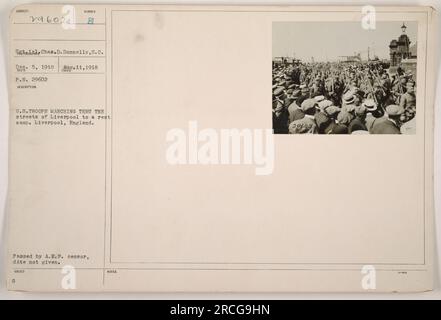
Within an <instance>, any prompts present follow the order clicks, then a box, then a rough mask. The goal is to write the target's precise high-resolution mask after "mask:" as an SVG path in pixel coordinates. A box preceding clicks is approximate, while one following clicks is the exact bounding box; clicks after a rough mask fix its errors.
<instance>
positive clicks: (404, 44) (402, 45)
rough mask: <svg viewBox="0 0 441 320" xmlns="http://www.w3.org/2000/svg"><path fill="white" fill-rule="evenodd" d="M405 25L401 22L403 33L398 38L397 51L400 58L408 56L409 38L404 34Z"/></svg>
mask: <svg viewBox="0 0 441 320" xmlns="http://www.w3.org/2000/svg"><path fill="white" fill-rule="evenodd" d="M406 29H407V27H406V25H405V24H404V22H403V25H402V26H401V30H402V31H403V33H402V34H401V36H400V37H399V38H398V43H397V44H398V48H397V50H398V52H399V53H400V56H401V58H402V59H407V58H409V57H410V52H409V47H410V39H409V37H408V36H407V34H406Z"/></svg>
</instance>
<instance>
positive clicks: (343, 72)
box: [272, 62, 416, 134]
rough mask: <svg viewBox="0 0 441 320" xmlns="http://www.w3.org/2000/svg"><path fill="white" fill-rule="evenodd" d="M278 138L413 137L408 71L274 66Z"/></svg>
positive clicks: (372, 66) (376, 65)
mask: <svg viewBox="0 0 441 320" xmlns="http://www.w3.org/2000/svg"><path fill="white" fill-rule="evenodd" d="M272 89H273V105H272V111H273V130H274V133H276V134H302V133H310V134H412V133H415V129H416V123H415V121H416V118H415V114H416V96H415V81H414V79H413V74H412V73H411V72H405V71H404V70H402V69H400V68H398V69H397V70H396V72H394V73H389V70H388V69H387V68H386V66H385V65H383V64H382V63H380V62H357V63H354V64H348V63H342V62H327V63H296V64H291V63H286V62H285V63H280V64H273V88H272Z"/></svg>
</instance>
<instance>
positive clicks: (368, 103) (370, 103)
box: [362, 99, 377, 111]
mask: <svg viewBox="0 0 441 320" xmlns="http://www.w3.org/2000/svg"><path fill="white" fill-rule="evenodd" d="M362 105H363V106H364V107H365V108H366V110H367V111H375V110H377V104H376V103H375V100H374V99H366V100H364V101H363V103H362Z"/></svg>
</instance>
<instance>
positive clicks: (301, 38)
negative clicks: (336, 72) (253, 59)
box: [273, 21, 418, 62]
mask: <svg viewBox="0 0 441 320" xmlns="http://www.w3.org/2000/svg"><path fill="white" fill-rule="evenodd" d="M405 24H406V26H407V30H406V34H407V35H408V36H409V38H410V41H411V45H412V44H414V43H416V41H417V31H418V30H417V27H418V23H417V22H415V21H407V22H405ZM402 25H403V22H402V21H399V22H395V21H393V22H377V24H376V29H375V30H365V29H363V28H362V27H361V23H360V22H273V57H280V56H290V57H292V56H293V55H295V57H296V58H297V59H302V60H303V61H305V62H310V61H311V57H314V60H315V61H335V60H339V59H344V58H339V56H348V55H353V54H354V53H355V52H360V53H361V57H362V59H366V58H367V50H368V47H370V56H371V58H373V55H374V54H375V55H377V56H378V57H379V58H380V59H383V58H389V43H390V41H391V40H392V39H397V38H398V37H399V36H400V35H401V33H402V31H401V26H402Z"/></svg>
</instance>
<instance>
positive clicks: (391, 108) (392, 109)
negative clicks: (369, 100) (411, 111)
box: [386, 104, 404, 116]
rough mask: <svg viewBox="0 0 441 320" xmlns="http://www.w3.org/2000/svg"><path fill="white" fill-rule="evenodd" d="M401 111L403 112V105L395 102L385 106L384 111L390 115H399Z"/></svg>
mask: <svg viewBox="0 0 441 320" xmlns="http://www.w3.org/2000/svg"><path fill="white" fill-rule="evenodd" d="M403 112H404V109H403V107H401V106H399V105H396V104H390V105H388V106H387V107H386V113H387V114H388V115H390V116H399V115H401V114H402V113H403Z"/></svg>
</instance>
